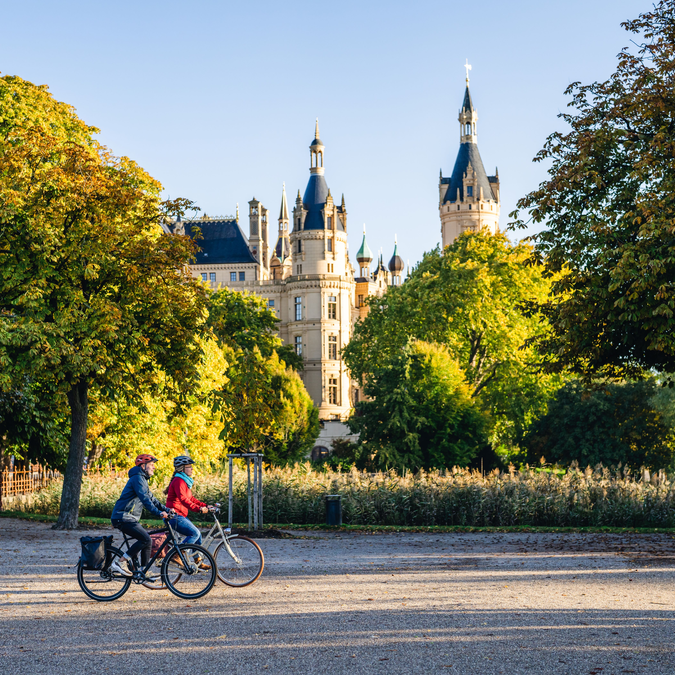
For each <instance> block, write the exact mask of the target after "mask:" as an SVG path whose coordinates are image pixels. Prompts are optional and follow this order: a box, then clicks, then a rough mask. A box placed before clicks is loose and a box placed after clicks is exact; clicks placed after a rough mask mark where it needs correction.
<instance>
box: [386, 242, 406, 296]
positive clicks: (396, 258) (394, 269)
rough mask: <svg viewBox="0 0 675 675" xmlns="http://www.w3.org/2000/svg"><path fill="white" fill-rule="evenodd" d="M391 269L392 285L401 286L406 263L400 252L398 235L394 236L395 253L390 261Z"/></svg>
mask: <svg viewBox="0 0 675 675" xmlns="http://www.w3.org/2000/svg"><path fill="white" fill-rule="evenodd" d="M388 267H389V271H390V272H391V285H392V286H400V285H401V273H402V272H403V270H404V269H405V263H404V262H403V258H401V256H400V255H399V254H398V243H397V241H396V237H395V236H394V255H392V256H391V260H390V261H389V265H388Z"/></svg>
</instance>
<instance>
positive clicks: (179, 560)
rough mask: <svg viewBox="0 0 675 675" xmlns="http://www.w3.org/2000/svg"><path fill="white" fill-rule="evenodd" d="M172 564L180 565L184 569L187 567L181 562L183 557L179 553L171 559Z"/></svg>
mask: <svg viewBox="0 0 675 675" xmlns="http://www.w3.org/2000/svg"><path fill="white" fill-rule="evenodd" d="M169 564H170V565H177V566H178V567H180V568H181V569H182V570H184V569H185V565H183V563H182V562H181V559H180V558H179V557H178V555H175V556H174V557H173V558H171V560H170V561H169Z"/></svg>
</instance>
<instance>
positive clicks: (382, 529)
mask: <svg viewBox="0 0 675 675" xmlns="http://www.w3.org/2000/svg"><path fill="white" fill-rule="evenodd" d="M0 518H19V519H21V520H32V521H34V522H39V523H55V522H56V521H57V520H58V516H51V515H44V514H40V513H25V512H23V511H0ZM79 524H80V525H84V526H102V525H103V526H110V519H109V518H95V517H92V516H81V517H80V519H79ZM162 524H163V523H162V521H161V520H153V519H143V520H141V525H143V526H144V527H146V528H159V527H162ZM197 524H198V525H200V526H205V524H204V523H197ZM222 524H223V525H225V523H222ZM232 527H233V529H234V530H237V531H241V532H242V533H243V532H245V531H246V528H247V527H248V525H247V524H246V523H235V524H234V525H233V526H232ZM278 530H297V531H300V532H303V531H304V532H365V533H373V534H376V533H395V532H417V533H420V532H428V533H430V534H433V533H436V532H439V533H440V532H448V533H452V532H458V533H462V532H469V533H470V532H487V533H500V532H501V533H509V532H514V533H518V532H526V533H540V534H541V533H550V534H566V533H578V534H670V535H675V528H672V527H547V526H536V525H531V526H528V525H505V526H484V527H473V526H466V525H450V526H448V525H432V526H427V527H424V526H416V525H321V524H312V525H306V524H305V525H302V524H298V523H282V524H280V523H270V524H268V525H264V526H263V530H262V531H263V533H265V532H267V531H270V532H274V531H278ZM263 536H265V535H264V534H263Z"/></svg>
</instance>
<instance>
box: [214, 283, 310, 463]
mask: <svg viewBox="0 0 675 675" xmlns="http://www.w3.org/2000/svg"><path fill="white" fill-rule="evenodd" d="M207 323H208V326H209V327H210V329H211V330H212V331H213V334H214V335H215V336H216V338H217V340H218V341H219V343H220V345H221V347H222V348H223V350H224V353H225V358H226V360H227V361H228V368H227V381H226V383H225V384H224V385H223V386H222V388H220V389H219V390H218V391H217V392H216V407H217V408H218V409H219V410H220V412H221V415H222V421H223V431H222V439H223V441H224V442H225V443H226V445H227V446H228V447H230V448H231V449H233V450H237V451H245V452H250V451H255V452H264V453H265V456H266V459H267V461H269V462H270V463H272V464H278V465H283V464H289V463H293V462H297V461H300V460H301V459H303V458H304V456H305V455H306V454H307V453H308V452H309V451H310V450H311V448H312V446H313V445H314V441H315V440H316V438H317V437H318V435H319V411H318V409H317V408H316V406H315V405H314V404H313V402H312V400H311V398H310V396H309V394H308V393H307V390H306V389H305V386H304V384H303V382H302V380H301V379H300V376H299V375H298V373H297V372H296V371H299V370H302V358H301V357H299V356H298V355H297V354H296V353H295V351H293V349H292V347H290V346H287V345H284V344H283V342H282V340H281V339H280V338H279V337H278V336H277V324H278V319H277V318H276V316H275V315H274V313H273V312H271V311H270V310H269V309H268V308H267V304H266V301H265V300H264V299H263V298H261V297H260V296H257V295H253V294H248V293H239V292H238V291H231V290H229V289H226V288H225V289H221V290H218V291H216V292H214V293H212V294H211V295H210V296H209V304H208V319H207ZM287 366H288V367H287Z"/></svg>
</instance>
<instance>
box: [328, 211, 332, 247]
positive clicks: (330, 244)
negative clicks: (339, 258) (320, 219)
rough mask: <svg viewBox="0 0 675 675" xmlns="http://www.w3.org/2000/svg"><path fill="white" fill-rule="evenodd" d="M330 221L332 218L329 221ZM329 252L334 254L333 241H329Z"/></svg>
mask: <svg viewBox="0 0 675 675" xmlns="http://www.w3.org/2000/svg"><path fill="white" fill-rule="evenodd" d="M328 220H330V218H329V219H328ZM328 250H329V251H330V252H331V253H332V252H333V240H332V239H329V240H328Z"/></svg>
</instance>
